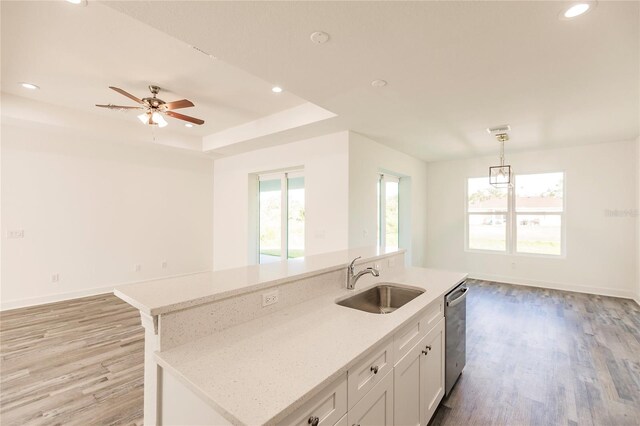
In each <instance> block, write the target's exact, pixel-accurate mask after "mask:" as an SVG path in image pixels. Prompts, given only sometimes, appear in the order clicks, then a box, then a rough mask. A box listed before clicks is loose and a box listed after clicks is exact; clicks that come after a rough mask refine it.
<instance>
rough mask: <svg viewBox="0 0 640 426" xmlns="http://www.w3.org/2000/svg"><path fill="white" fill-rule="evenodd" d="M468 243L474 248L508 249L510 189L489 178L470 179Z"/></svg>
mask: <svg viewBox="0 0 640 426" xmlns="http://www.w3.org/2000/svg"><path fill="white" fill-rule="evenodd" d="M467 194H468V203H469V204H468V209H467V211H468V213H469V214H468V223H467V231H468V237H469V239H468V241H469V242H468V246H469V248H470V249H473V250H496V251H506V250H507V210H508V199H507V197H508V191H507V189H506V188H495V187H493V186H491V185H490V184H489V178H486V177H483V178H471V179H469V181H468V192H467Z"/></svg>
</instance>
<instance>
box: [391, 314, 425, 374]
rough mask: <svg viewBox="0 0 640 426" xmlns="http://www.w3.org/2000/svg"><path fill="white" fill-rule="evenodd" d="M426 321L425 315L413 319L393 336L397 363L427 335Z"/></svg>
mask: <svg viewBox="0 0 640 426" xmlns="http://www.w3.org/2000/svg"><path fill="white" fill-rule="evenodd" d="M426 326H427V323H426V321H424V318H423V317H420V318H417V319H414V320H411V322H410V323H409V324H407V325H406V326H405V327H403V328H402V329H401V330H400V331H398V332H396V334H395V335H394V336H393V351H394V360H395V364H396V365H397V364H398V363H399V362H400V360H402V358H404V356H405V355H406V354H408V353H409V352H410V351H411V349H412V348H413V347H414V346H415V345H416V344H417V343H418V342H419V341H420V339H422V338H423V337H424V336H426V335H427V330H426V329H425V327H426Z"/></svg>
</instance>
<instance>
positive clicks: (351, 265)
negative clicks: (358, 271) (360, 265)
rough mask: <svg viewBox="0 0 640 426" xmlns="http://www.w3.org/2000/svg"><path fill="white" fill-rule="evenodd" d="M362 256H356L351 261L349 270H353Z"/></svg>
mask: <svg viewBox="0 0 640 426" xmlns="http://www.w3.org/2000/svg"><path fill="white" fill-rule="evenodd" d="M361 257H362V256H358V257H356V258H355V259H353V260H352V261H351V263H350V264H349V270H350V271H353V265H354V264H355V263H356V260H358V259H360V258H361Z"/></svg>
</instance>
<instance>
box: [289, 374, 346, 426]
mask: <svg viewBox="0 0 640 426" xmlns="http://www.w3.org/2000/svg"><path fill="white" fill-rule="evenodd" d="M346 413H347V379H346V378H341V379H338V380H336V381H335V382H333V383H332V384H330V385H329V386H327V387H326V388H324V389H323V390H322V391H320V392H319V393H318V394H317V395H316V396H314V397H313V398H311V400H309V401H308V402H307V403H305V404H304V405H303V406H302V407H300V408H299V409H297V410H296V411H295V412H294V413H293V414H291V415H289V416H288V417H287V418H286V419H285V420H284V421H283V422H282V424H285V425H292V426H309V425H312V426H333V425H335V424H338V423H339V422H340V420H341V417H343V415H345V414H346Z"/></svg>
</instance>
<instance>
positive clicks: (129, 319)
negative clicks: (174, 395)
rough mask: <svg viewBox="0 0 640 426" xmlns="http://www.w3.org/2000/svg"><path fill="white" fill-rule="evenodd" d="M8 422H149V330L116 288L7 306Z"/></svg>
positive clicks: (0, 398)
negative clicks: (146, 382)
mask: <svg viewBox="0 0 640 426" xmlns="http://www.w3.org/2000/svg"><path fill="white" fill-rule="evenodd" d="M0 362H1V364H0V424H2V426H9V425H129V424H136V425H140V424H142V407H143V374H144V373H143V362H144V332H143V329H142V327H141V325H140V315H139V314H138V311H137V310H136V309H134V308H132V307H131V306H129V305H128V304H126V303H124V302H123V301H121V300H120V299H118V298H116V297H115V296H113V295H111V294H107V295H99V296H92V297H86V298H82V299H75V300H71V301H65V302H59V303H53V304H49V305H41V306H36V307H31V308H22V309H15V310H11V311H7V312H4V313H0Z"/></svg>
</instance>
